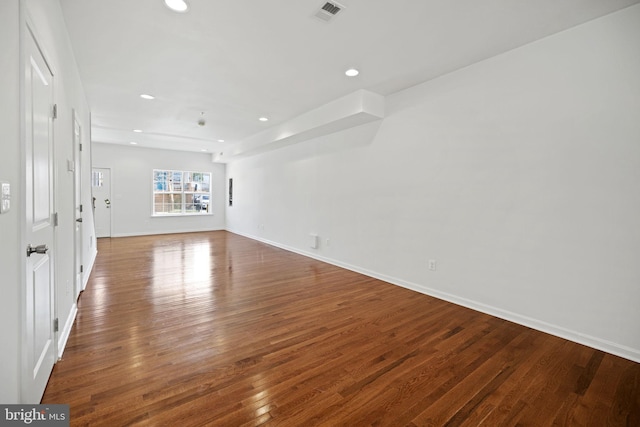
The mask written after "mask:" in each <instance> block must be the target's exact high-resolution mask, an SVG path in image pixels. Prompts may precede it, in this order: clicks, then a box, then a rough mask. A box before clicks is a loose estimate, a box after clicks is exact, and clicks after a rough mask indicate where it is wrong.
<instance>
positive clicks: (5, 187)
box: [0, 182, 11, 214]
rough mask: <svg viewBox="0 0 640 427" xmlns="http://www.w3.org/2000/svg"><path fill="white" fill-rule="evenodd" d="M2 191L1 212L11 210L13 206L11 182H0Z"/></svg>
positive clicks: (0, 196) (0, 198) (0, 195)
mask: <svg viewBox="0 0 640 427" xmlns="http://www.w3.org/2000/svg"><path fill="white" fill-rule="evenodd" d="M0 187H1V188H2V191H1V192H0V214H3V213H6V212H9V209H10V208H11V184H9V183H8V182H0Z"/></svg>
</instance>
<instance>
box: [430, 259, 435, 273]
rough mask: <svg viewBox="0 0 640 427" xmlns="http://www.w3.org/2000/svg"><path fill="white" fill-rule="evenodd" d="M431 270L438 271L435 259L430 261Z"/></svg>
mask: <svg viewBox="0 0 640 427" xmlns="http://www.w3.org/2000/svg"><path fill="white" fill-rule="evenodd" d="M429 270H431V271H436V260H435V259H430V260H429Z"/></svg>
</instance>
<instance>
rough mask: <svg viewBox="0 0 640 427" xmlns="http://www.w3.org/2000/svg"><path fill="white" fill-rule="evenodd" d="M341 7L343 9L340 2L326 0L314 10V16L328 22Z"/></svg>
mask: <svg viewBox="0 0 640 427" xmlns="http://www.w3.org/2000/svg"><path fill="white" fill-rule="evenodd" d="M342 9H344V6H342V5H341V4H339V3H336V2H330V1H328V2H326V3H325V4H324V5H323V6H322V7H321V8H320V10H318V11H317V12H316V14H315V17H316V18H319V19H322V20H323V21H327V22H328V21H330V20H331V19H332V18H333V17H334V16H336V15H337V14H338V12H340V11H341V10H342Z"/></svg>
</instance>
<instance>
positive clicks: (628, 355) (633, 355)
mask: <svg viewBox="0 0 640 427" xmlns="http://www.w3.org/2000/svg"><path fill="white" fill-rule="evenodd" d="M227 231H228V232H230V233H234V234H238V235H240V236H244V237H247V238H249V239H253V240H257V241H260V242H262V243H266V244H268V245H271V246H275V247H278V248H280V249H284V250H287V251H289V252H294V253H297V254H299V255H304V256H306V257H309V258H313V259H317V260H318V261H322V262H326V263H327V264H332V265H335V266H337V267H341V268H344V269H347V270H351V271H355V272H356V273H360V274H364V275H365V276H369V277H373V278H375V279H379V280H382V281H384V282H388V283H391V284H393V285H397V286H401V287H403V288H407V289H411V290H413V291H416V292H420V293H421V294H425V295H429V296H432V297H434V298H438V299H441V300H444V301H448V302H450V303H453V304H456V305H460V306H463V307H467V308H470V309H472V310H475V311H479V312H481V313H485V314H489V315H491V316H494V317H498V318H500V319H504V320H508V321H510V322H514V323H517V324H519V325H523V326H527V327H529V328H532V329H536V330H538V331H541V332H545V333H548V334H551V335H554V336H557V337H560V338H564V339H566V340H569V341H573V342H576V343H578V344H583V345H586V346H588V347H591V348H595V349H597V350H602V351H604V352H607V353H611V354H614V355H616V356H620V357H623V358H625V359H629V360H632V361H634V362H638V363H640V349H635V348H631V347H627V346H624V345H621V344H618V343H615V342H611V341H608V340H605V339H602V338H598V337H594V336H591V335H587V334H583V333H581V332H577V331H573V330H570V329H566V328H563V327H561V326H557V325H553V324H550V323H547V322H544V321H542V320H538V319H534V318H531V317H528V316H523V315H521V314H518V313H513V312H511V311H507V310H503V309H500V308H497V307H493V306H490V305H487V304H483V303H481V302H478V301H474V300H470V299H467V298H463V297H460V296H458V295H454V294H449V293H447V292H442V291H439V290H437V289H432V288H429V287H426V286H423V285H419V284H417V283H412V282H408V281H406V280H402V279H398V278H396V277H392V276H387V275H385V274H382V273H378V272H376V271H372V270H368V269H366V268H362V267H358V266H355V265H350V264H347V263H344V262H341V261H338V260H335V259H332V258H327V257H323V256H320V255H318V254H317V253H314V252H307V251H303V250H300V249H298V248H294V247H291V246H288V245H283V244H280V243H278V242H273V241H270V240H267V239H263V238H261V237H257V236H253V235H250V234H246V233H242V232H238V231H234V230H231V229H227Z"/></svg>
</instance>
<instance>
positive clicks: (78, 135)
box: [71, 109, 85, 300]
mask: <svg viewBox="0 0 640 427" xmlns="http://www.w3.org/2000/svg"><path fill="white" fill-rule="evenodd" d="M71 116H72V121H73V122H72V124H71V125H72V129H73V136H72V138H71V139H72V144H73V147H72V148H73V209H74V217H73V218H74V220H76V222H75V223H74V228H73V229H74V236H73V242H74V243H73V247H74V261H73V268H74V272H73V275H74V279H73V281H74V285H73V298H74V300H77V299H78V297H79V296H80V292H82V291H83V290H84V288H83V286H84V274H83V271H82V260H83V259H84V255H83V254H84V250H83V242H84V222H82V219H83V213H84V210H85V207H84V206H83V205H82V125H81V124H80V118H79V117H78V113H77V112H76V110H75V109H74V110H73V112H72V114H71ZM78 206H79V207H80V208H79V211H78ZM78 215H79V218H80V220H81V221H80V222H77V220H78V217H77V216H78Z"/></svg>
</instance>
